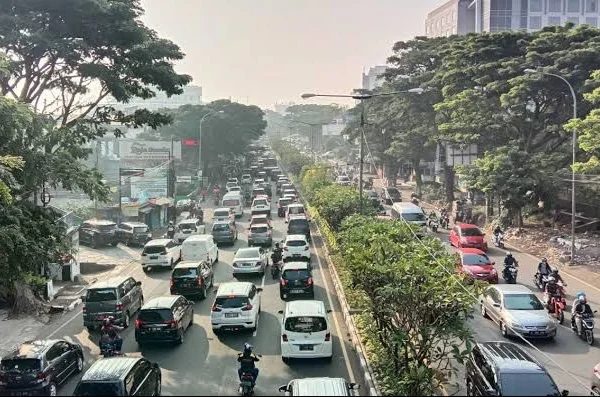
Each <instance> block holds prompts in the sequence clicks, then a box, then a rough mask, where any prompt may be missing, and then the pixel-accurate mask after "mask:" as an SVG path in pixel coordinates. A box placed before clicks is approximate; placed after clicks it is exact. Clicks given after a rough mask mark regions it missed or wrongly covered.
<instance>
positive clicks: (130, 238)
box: [116, 222, 152, 246]
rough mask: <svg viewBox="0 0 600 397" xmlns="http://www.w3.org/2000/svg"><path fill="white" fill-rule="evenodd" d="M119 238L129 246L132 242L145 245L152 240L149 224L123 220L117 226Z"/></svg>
mask: <svg viewBox="0 0 600 397" xmlns="http://www.w3.org/2000/svg"><path fill="white" fill-rule="evenodd" d="M116 233H117V239H118V240H119V242H121V243H123V244H125V245H127V246H129V245H132V244H135V245H141V246H144V245H146V243H147V242H148V241H150V240H152V233H150V231H149V230H148V225H146V224H145V223H141V222H123V223H120V224H119V226H118V227H117V232H116Z"/></svg>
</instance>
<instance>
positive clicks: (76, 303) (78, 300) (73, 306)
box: [67, 298, 82, 312]
mask: <svg viewBox="0 0 600 397" xmlns="http://www.w3.org/2000/svg"><path fill="white" fill-rule="evenodd" d="M81 302H82V301H81V298H79V299H76V300H74V301H73V302H71V304H70V305H69V306H67V311H69V312H70V311H73V310H74V309H75V308H76V307H77V306H79V305H81Z"/></svg>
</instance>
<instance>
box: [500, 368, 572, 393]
mask: <svg viewBox="0 0 600 397" xmlns="http://www.w3.org/2000/svg"><path fill="white" fill-rule="evenodd" d="M500 390H501V392H502V395H503V396H560V392H559V391H558V389H557V387H556V384H555V383H554V381H553V380H552V378H551V377H550V375H548V374H547V373H544V372H538V373H530V372H527V373H518V372H511V373H503V372H500Z"/></svg>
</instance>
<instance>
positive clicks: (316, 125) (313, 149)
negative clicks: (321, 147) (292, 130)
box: [292, 120, 323, 161]
mask: <svg viewBox="0 0 600 397" xmlns="http://www.w3.org/2000/svg"><path fill="white" fill-rule="evenodd" d="M292 123H298V124H304V125H308V126H310V127H311V130H310V151H311V152H312V156H313V161H315V157H316V156H315V147H314V141H315V128H316V127H320V126H322V125H323V123H306V122H304V121H299V120H292Z"/></svg>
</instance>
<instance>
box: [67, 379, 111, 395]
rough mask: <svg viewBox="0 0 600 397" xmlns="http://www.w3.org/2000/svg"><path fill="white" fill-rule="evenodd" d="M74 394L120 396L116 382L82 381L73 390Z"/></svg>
mask: <svg viewBox="0 0 600 397" xmlns="http://www.w3.org/2000/svg"><path fill="white" fill-rule="evenodd" d="M73 395H74V396H121V395H122V393H121V392H120V387H119V384H118V383H116V382H82V383H80V384H79V386H77V389H75V391H74V392H73Z"/></svg>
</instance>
